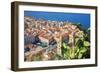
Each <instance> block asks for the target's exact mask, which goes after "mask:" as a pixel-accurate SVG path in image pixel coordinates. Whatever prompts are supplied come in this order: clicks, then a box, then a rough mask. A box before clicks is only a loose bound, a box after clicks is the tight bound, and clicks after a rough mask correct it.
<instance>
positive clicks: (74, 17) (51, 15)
mask: <svg viewBox="0 0 100 73" xmlns="http://www.w3.org/2000/svg"><path fill="white" fill-rule="evenodd" d="M24 16H30V17H34V18H36V19H40V18H43V19H45V20H52V21H54V20H55V21H69V22H73V23H80V24H82V26H83V27H84V28H89V27H90V14H83V13H63V12H42V11H24Z"/></svg>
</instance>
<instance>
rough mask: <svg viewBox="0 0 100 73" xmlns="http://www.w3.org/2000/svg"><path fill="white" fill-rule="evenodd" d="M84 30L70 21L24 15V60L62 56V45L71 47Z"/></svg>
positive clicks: (49, 58)
mask: <svg viewBox="0 0 100 73" xmlns="http://www.w3.org/2000/svg"><path fill="white" fill-rule="evenodd" d="M83 36H84V32H83V31H81V30H80V29H79V28H77V26H76V25H74V24H73V23H71V22H62V21H51V20H44V19H35V18H32V17H24V50H25V51H24V52H25V61H34V60H54V59H55V57H54V56H55V54H57V55H60V56H62V45H63V42H64V44H65V45H68V46H69V47H71V48H72V49H73V48H74V47H75V42H77V41H78V40H79V39H77V40H75V39H76V38H82V37H83Z"/></svg>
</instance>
